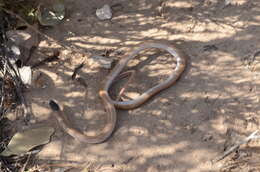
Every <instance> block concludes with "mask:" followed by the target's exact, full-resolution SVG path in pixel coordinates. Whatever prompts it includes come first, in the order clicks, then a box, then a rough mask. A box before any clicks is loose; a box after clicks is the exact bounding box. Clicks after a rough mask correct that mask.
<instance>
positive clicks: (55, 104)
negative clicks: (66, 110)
mask: <svg viewBox="0 0 260 172" xmlns="http://www.w3.org/2000/svg"><path fill="white" fill-rule="evenodd" d="M49 105H50V107H51V109H52V110H53V111H60V106H59V105H58V104H57V103H56V102H55V101H54V100H50V102H49Z"/></svg>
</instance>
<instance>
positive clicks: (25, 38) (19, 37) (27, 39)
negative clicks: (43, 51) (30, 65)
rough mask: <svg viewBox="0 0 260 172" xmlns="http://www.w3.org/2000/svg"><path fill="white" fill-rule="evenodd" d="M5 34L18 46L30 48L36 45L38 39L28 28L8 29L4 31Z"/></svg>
mask: <svg viewBox="0 0 260 172" xmlns="http://www.w3.org/2000/svg"><path fill="white" fill-rule="evenodd" d="M6 36H7V38H8V39H9V40H11V41H12V42H14V43H15V44H16V45H18V46H23V47H24V48H27V49H30V48H31V47H32V46H34V45H36V44H37V42H38V40H37V36H36V34H35V33H33V31H31V30H30V29H27V30H10V31H8V32H6Z"/></svg>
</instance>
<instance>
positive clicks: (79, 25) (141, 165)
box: [27, 0, 260, 172]
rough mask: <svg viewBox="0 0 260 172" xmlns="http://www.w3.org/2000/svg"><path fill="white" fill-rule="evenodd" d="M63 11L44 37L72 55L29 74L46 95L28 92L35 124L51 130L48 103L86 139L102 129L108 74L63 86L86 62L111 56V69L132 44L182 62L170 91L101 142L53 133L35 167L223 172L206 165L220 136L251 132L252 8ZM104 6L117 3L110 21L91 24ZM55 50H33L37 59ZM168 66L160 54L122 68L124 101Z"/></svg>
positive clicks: (204, 1) (239, 2) (89, 73)
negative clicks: (64, 164) (65, 163)
mask: <svg viewBox="0 0 260 172" xmlns="http://www.w3.org/2000/svg"><path fill="white" fill-rule="evenodd" d="M65 2H66V6H67V8H68V10H67V14H68V15H67V18H66V19H65V20H64V22H63V23H61V24H60V25H58V26H55V27H53V28H50V29H48V30H46V34H48V35H49V36H51V37H52V38H54V39H55V40H58V41H60V42H62V43H63V44H66V45H68V46H71V47H73V48H74V49H75V48H76V49H77V50H78V52H80V51H81V53H75V52H70V51H68V50H61V58H62V60H60V61H59V62H55V63H52V64H50V65H48V66H44V67H41V68H39V69H38V70H40V71H41V72H42V73H43V75H44V80H45V83H46V87H45V88H33V89H32V91H31V92H29V93H28V96H27V97H28V98H29V99H30V105H31V108H32V110H33V114H34V117H32V119H33V121H34V122H47V123H48V122H51V124H52V125H55V123H54V117H53V116H52V115H51V110H50V109H49V107H48V101H49V100H50V99H55V100H57V101H59V102H60V103H61V104H62V105H63V106H64V110H65V112H66V113H67V114H68V115H69V116H70V118H71V119H72V122H73V123H74V126H76V127H77V128H80V129H81V130H85V131H86V132H87V133H90V134H91V133H92V132H96V131H97V130H99V129H100V128H102V127H103V126H104V124H105V122H106V115H105V112H104V109H103V107H102V104H101V101H100V99H99V97H98V90H99V88H100V85H101V83H102V82H103V80H104V78H105V76H106V75H107V74H108V73H109V70H107V69H100V68H95V67H93V66H91V65H88V63H86V65H85V66H84V68H82V70H81V71H80V72H79V75H80V76H81V77H82V78H84V79H85V81H86V83H87V87H84V86H82V85H79V84H76V83H75V82H72V81H71V80H70V76H71V74H72V73H73V69H74V68H75V67H76V66H77V65H79V64H80V63H82V62H83V61H85V62H87V61H88V58H89V57H90V55H91V54H94V55H101V54H103V53H105V52H106V51H107V50H109V51H111V52H115V53H111V54H110V56H109V58H113V59H115V60H118V59H120V58H121V57H122V55H121V53H116V52H123V53H127V52H128V51H129V49H130V48H131V47H134V46H135V45H136V44H138V43H141V42H145V41H148V40H156V41H168V42H170V43H175V44H177V45H178V46H179V47H180V48H181V49H182V50H184V51H185V52H186V53H187V54H188V55H189V59H188V62H189V63H188V66H187V69H186V71H185V73H184V75H183V76H182V77H181V79H180V80H179V81H178V83H177V84H176V85H174V86H173V87H171V88H169V89H168V90H166V91H163V92H162V93H160V94H159V95H157V96H155V97H154V98H152V99H151V100H150V101H148V102H147V103H146V104H145V105H143V106H141V107H140V108H137V109H134V110H129V111H122V110H118V122H117V128H116V130H115V132H114V134H113V135H112V137H111V138H110V139H109V140H107V141H106V142H105V143H102V144H96V145H91V144H82V143H79V142H77V141H75V140H74V139H73V138H72V137H70V136H68V135H66V134H64V132H62V130H60V129H59V127H57V132H56V135H55V137H54V139H53V141H52V143H51V144H49V145H47V146H46V147H45V149H44V150H43V151H42V152H41V154H40V155H39V156H40V157H41V158H46V159H56V160H70V161H77V160H79V161H86V162H91V163H93V164H97V165H111V166H115V167H118V168H121V169H122V171H126V172H128V171H129V172H130V171H146V170H148V169H151V168H152V167H153V168H156V169H157V170H158V171H164V172H172V171H174V172H182V171H200V172H202V171H205V172H206V171H219V169H220V168H222V167H223V166H222V165H223V163H222V162H220V163H219V164H218V165H215V166H212V165H211V163H210V160H212V159H214V158H215V157H216V156H217V155H218V154H220V153H221V152H223V149H224V143H225V141H226V140H227V139H228V137H227V135H226V133H227V130H229V129H232V130H233V131H234V132H236V133H237V134H238V135H240V136H247V135H248V134H249V133H251V132H253V131H254V130H256V129H258V128H259V125H258V121H259V116H258V115H259V113H260V109H259V93H260V82H259V73H260V71H259V68H257V67H253V66H252V65H256V66H257V65H258V63H259V61H258V62H257V60H259V54H257V53H256V54H255V52H257V51H258V50H260V44H259V41H260V39H259V38H260V30H259V29H258V28H259V25H260V24H259V23H260V18H259V16H260V2H258V1H249V0H236V1H235V0H234V1H232V4H231V5H229V6H226V7H224V6H223V4H224V3H223V2H222V1H217V0H197V1H192V0H182V1H176V0H167V1H157V0H149V1H148V0H133V1H127V0H110V1H103V0H95V1H94V0H89V1H83V0H79V1H73V2H72V1H65ZM104 3H108V4H109V5H114V4H120V7H121V8H117V10H116V11H113V18H112V20H108V21H99V20H98V19H97V18H96V17H95V15H94V12H95V9H96V8H100V7H102V6H103V5H104ZM75 26H76V27H75ZM57 47H58V48H59V45H56V44H55V43H47V41H42V42H41V43H40V48H41V50H50V49H54V48H57ZM82 52H85V53H82ZM254 55H255V57H254V58H252V57H253V56H254ZM37 60H38V59H37V57H35V59H33V60H32V63H33V62H34V61H37ZM250 60H251V63H249V62H248V61H250ZM174 64H175V62H174V59H172V58H171V57H170V56H168V55H167V54H166V53H163V52H160V53H158V52H156V51H151V52H149V53H148V54H143V55H142V56H140V57H139V58H136V59H135V60H133V61H132V62H131V63H130V64H129V68H135V69H137V70H138V72H137V76H136V78H135V80H134V82H133V83H131V85H130V88H129V90H128V92H133V93H134V94H140V93H142V92H143V91H144V90H146V89H147V88H149V87H151V86H153V85H155V84H156V83H158V82H160V81H162V80H163V79H165V78H166V77H167V76H168V75H167V74H169V73H170V72H171V71H172V70H173V69H174ZM133 66H134V67H133ZM115 90H116V89H115ZM115 90H114V91H113V92H116V91H115ZM56 125H57V124H56ZM254 146H255V147H257V146H259V144H257V143H254ZM249 147H250V145H249ZM250 149H253V148H252V147H251V148H250ZM50 150H51V151H50ZM258 156H259V155H258ZM221 164H222V165H221Z"/></svg>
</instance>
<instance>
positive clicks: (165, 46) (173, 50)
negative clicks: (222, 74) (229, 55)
mask: <svg viewBox="0 0 260 172" xmlns="http://www.w3.org/2000/svg"><path fill="white" fill-rule="evenodd" d="M150 48H156V49H162V50H165V51H167V52H168V53H170V54H171V55H172V56H173V57H175V58H176V66H175V69H174V71H173V72H172V74H170V76H169V77H168V78H167V79H166V80H165V81H162V82H161V83H159V84H157V85H155V86H154V87H151V88H149V89H148V90H147V91H145V92H144V93H142V94H141V95H140V96H139V97H137V98H135V99H132V100H127V101H121V100H118V99H116V100H113V99H112V98H111V97H110V95H109V89H110V88H111V86H112V84H113V83H114V82H115V80H117V78H118V77H119V76H120V74H121V72H122V71H123V69H124V68H125V66H126V65H127V64H128V62H129V61H130V60H131V59H133V58H135V57H136V56H137V55H138V54H139V53H140V52H142V51H143V50H147V49H150ZM187 57H188V56H187V55H186V54H185V53H184V51H182V50H181V49H179V48H177V47H176V46H175V45H173V44H169V43H162V42H144V43H141V44H139V45H138V46H137V47H136V48H133V49H132V51H130V53H129V54H126V55H125V56H124V57H122V59H121V60H119V62H118V63H117V64H116V65H115V67H114V68H113V69H112V70H111V72H110V73H109V74H108V75H107V77H106V78H105V80H104V81H103V83H102V86H101V89H100V90H99V97H100V99H101V101H102V103H103V105H104V108H105V111H106V115H107V123H106V124H105V126H104V128H103V129H101V130H100V131H99V132H97V134H96V135H94V136H89V135H86V134H84V133H83V132H81V131H80V130H78V129H76V128H74V127H73V126H71V125H70V123H69V120H68V119H67V118H66V115H65V114H64V112H63V111H62V110H61V108H60V106H59V104H58V103H57V102H56V101H54V100H50V101H49V105H50V108H51V109H52V112H53V113H52V114H53V115H54V116H55V118H56V119H57V121H58V123H59V125H60V127H61V128H62V129H63V130H64V131H65V132H66V133H67V134H69V135H70V136H72V137H73V138H74V139H76V140H78V141H80V142H83V143H89V144H97V143H102V142H104V141H106V140H107V139H108V138H109V137H110V136H111V134H112V133H113V131H114V129H115V126H116V122H117V112H116V108H119V109H124V110H128V109H134V108H137V107H139V106H141V105H142V104H144V103H145V102H147V101H148V100H149V99H150V98H151V97H153V96H155V95H156V94H158V93H159V92H161V91H163V90H165V89H167V88H169V87H170V86H172V85H173V84H175V83H176V82H177V80H178V79H179V78H180V76H181V75H182V73H183V72H184V70H185V67H186V63H187Z"/></svg>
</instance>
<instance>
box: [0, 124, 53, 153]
mask: <svg viewBox="0 0 260 172" xmlns="http://www.w3.org/2000/svg"><path fill="white" fill-rule="evenodd" d="M53 133H54V128H52V127H40V128H34V129H29V130H25V131H22V132H18V133H16V134H15V135H14V136H13V138H12V139H11V141H10V142H9V144H8V145H7V148H6V149H5V150H4V151H3V152H1V154H0V155H2V156H10V155H21V154H24V153H26V152H28V151H30V150H31V149H32V148H34V147H36V146H39V145H44V144H47V143H48V142H49V140H50V136H51V135H52V134H53Z"/></svg>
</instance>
